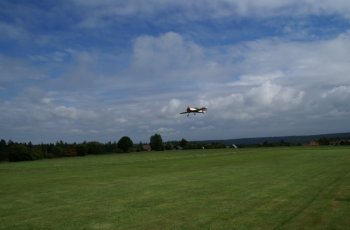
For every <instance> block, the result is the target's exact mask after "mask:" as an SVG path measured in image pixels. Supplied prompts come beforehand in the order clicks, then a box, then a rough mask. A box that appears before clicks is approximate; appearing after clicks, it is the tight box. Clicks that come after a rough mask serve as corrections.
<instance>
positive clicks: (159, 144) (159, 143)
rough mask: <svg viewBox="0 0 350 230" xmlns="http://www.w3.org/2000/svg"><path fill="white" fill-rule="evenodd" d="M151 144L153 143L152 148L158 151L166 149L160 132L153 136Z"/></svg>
mask: <svg viewBox="0 0 350 230" xmlns="http://www.w3.org/2000/svg"><path fill="white" fill-rule="evenodd" d="M150 145H151V148H152V150H156V151H163V150H164V144H163V140H162V137H161V136H160V134H157V133H156V134H154V135H153V136H151V138H150Z"/></svg>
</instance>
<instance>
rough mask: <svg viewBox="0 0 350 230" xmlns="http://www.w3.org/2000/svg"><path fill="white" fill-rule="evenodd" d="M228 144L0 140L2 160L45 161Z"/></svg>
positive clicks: (158, 140)
mask: <svg viewBox="0 0 350 230" xmlns="http://www.w3.org/2000/svg"><path fill="white" fill-rule="evenodd" d="M223 147H225V145H223V144H218V143H212V144H206V145H201V144H199V143H195V142H189V141H187V140H186V139H182V140H181V141H170V142H166V143H164V142H163V140H162V137H161V135H160V134H154V135H153V136H151V137H150V142H149V144H145V143H142V142H140V143H138V144H134V143H133V141H132V140H131V139H130V137H128V136H123V137H122V138H120V139H119V141H114V142H107V143H101V142H98V141H90V142H86V141H84V142H82V143H67V142H63V141H57V142H56V143H49V144H43V143H41V144H32V143H31V142H29V143H20V142H14V141H11V140H9V141H5V140H3V139H2V140H0V161H30V160H39V159H44V158H59V157H75V156H85V155H96V154H111V153H128V152H141V151H149V150H152V151H163V150H174V149H201V148H223Z"/></svg>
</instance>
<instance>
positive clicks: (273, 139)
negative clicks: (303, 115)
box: [196, 133, 350, 146]
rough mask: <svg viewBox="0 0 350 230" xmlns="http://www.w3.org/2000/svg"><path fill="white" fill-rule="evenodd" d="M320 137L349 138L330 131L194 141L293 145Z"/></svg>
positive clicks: (347, 135) (346, 134)
mask: <svg viewBox="0 0 350 230" xmlns="http://www.w3.org/2000/svg"><path fill="white" fill-rule="evenodd" d="M322 137H325V138H329V139H330V138H340V139H343V138H350V133H331V134H317V135H307V136H282V137H255V138H239V139H226V140H203V141H196V143H202V144H210V143H214V142H216V143H222V144H225V145H232V144H235V145H241V146H249V145H258V144H262V143H264V142H268V143H270V144H276V143H280V142H282V141H283V142H285V143H290V144H293V145H298V144H301V145H303V144H306V143H309V142H310V141H312V140H318V139H320V138H322Z"/></svg>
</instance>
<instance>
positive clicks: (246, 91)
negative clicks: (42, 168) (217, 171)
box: [0, 0, 350, 143]
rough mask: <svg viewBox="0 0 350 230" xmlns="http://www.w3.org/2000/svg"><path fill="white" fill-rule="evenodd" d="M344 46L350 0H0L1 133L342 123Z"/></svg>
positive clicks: (348, 73)
mask: <svg viewBox="0 0 350 230" xmlns="http://www.w3.org/2000/svg"><path fill="white" fill-rule="evenodd" d="M349 54H350V1H348V0H317V1H316V0H259V1H254V0H215V1H212V0H197V1H188V0H177V1H169V0H162V1H158V0H128V1H124V0H99V1H95V0H61V1H50V0H47V1H41V0H40V1H39V0H35V1H31V0H22V1H20V0H19V1H17V0H0V138H1V139H5V140H13V141H18V142H29V141H31V142H33V143H42V142H43V143H48V142H55V141H58V140H63V141H66V142H82V141H100V142H108V141H112V142H113V141H118V140H119V139H120V138H121V137H122V136H129V137H130V138H131V139H132V140H133V142H134V143H138V142H140V141H142V142H148V141H149V140H150V136H152V135H153V134H155V133H159V134H161V136H162V138H163V140H164V141H170V140H181V139H182V138H185V139H186V140H192V141H194V140H217V139H231V138H246V137H264V136H286V135H309V134H322V133H335V132H349V131H350V122H349V117H350V103H349V102H350V55H349ZM188 105H190V106H193V107H195V106H206V107H207V108H208V111H207V113H206V114H204V115H203V114H197V115H195V116H194V115H191V116H189V117H187V116H186V115H180V114H179V113H180V112H182V111H185V109H186V107H187V106H188Z"/></svg>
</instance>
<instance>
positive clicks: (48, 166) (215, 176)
mask: <svg viewBox="0 0 350 230" xmlns="http://www.w3.org/2000/svg"><path fill="white" fill-rule="evenodd" d="M0 229H152V230H153V229H350V148H346V147H318V148H316V147H315V148H308V147H293V148H249V149H238V150H233V149H223V150H194V151H173V152H157V153H142V154H120V155H118V154H114V155H102V156H86V157H75V158H62V159H52V160H41V161H33V162H19V163H1V164H0Z"/></svg>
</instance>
